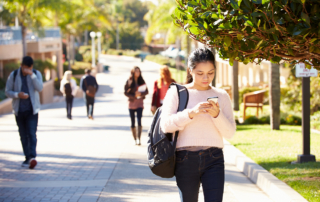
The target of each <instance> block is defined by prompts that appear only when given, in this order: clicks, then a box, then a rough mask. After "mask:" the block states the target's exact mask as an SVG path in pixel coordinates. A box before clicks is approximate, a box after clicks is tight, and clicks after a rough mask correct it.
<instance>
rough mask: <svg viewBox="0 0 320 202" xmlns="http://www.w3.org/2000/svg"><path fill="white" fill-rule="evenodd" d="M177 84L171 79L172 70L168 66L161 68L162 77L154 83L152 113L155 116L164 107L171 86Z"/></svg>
mask: <svg viewBox="0 0 320 202" xmlns="http://www.w3.org/2000/svg"><path fill="white" fill-rule="evenodd" d="M172 82H175V80H174V79H172V77H171V73H170V70H169V68H168V66H167V65H164V66H162V67H160V77H159V79H158V80H156V81H155V82H154V87H153V95H152V103H151V112H152V113H153V114H154V113H155V112H156V110H157V109H158V108H159V107H161V106H162V104H163V100H164V97H165V96H166V94H167V91H168V89H169V86H170V84H171V83H172Z"/></svg>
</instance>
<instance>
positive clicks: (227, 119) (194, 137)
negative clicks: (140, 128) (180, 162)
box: [160, 87, 236, 148]
mask: <svg viewBox="0 0 320 202" xmlns="http://www.w3.org/2000/svg"><path fill="white" fill-rule="evenodd" d="M188 91H189V102H188V106H187V108H186V109H185V110H184V111H182V112H178V113H177V108H178V103H179V98H178V93H177V90H176V89H175V88H170V89H169V90H168V92H167V95H166V97H165V99H164V102H163V106H162V113H161V123H160V127H161V129H162V130H163V132H165V133H167V132H169V133H173V132H175V131H177V130H179V136H178V142H177V148H181V147H190V146H191V147H192V146H200V147H202V146H210V147H219V148H223V137H225V138H228V139H230V138H232V137H233V136H234V134H235V131H236V123H235V121H234V116H233V109H232V106H231V101H230V98H229V95H228V94H227V93H226V91H225V90H222V89H217V88H214V87H212V89H209V90H205V91H199V90H196V89H188ZM213 96H218V97H219V100H218V102H219V105H220V113H219V116H218V117H217V118H213V117H212V116H210V115H209V114H200V115H196V116H195V117H194V118H193V119H190V118H189V114H188V112H189V110H190V109H192V108H193V107H194V106H196V105H197V104H198V103H200V102H207V98H208V97H213Z"/></svg>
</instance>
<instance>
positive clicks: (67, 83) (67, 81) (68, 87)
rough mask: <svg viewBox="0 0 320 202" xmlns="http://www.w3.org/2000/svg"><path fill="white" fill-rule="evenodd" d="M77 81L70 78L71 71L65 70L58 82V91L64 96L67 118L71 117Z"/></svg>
mask: <svg viewBox="0 0 320 202" xmlns="http://www.w3.org/2000/svg"><path fill="white" fill-rule="evenodd" d="M77 90H78V87H77V83H76V81H75V80H74V79H73V78H72V71H65V72H64V75H63V79H62V80H61V83H60V91H61V93H62V94H63V95H64V96H65V97H66V108H67V118H68V119H70V120H71V119H72V116H71V111H72V104H73V98H74V96H75V95H76V94H77Z"/></svg>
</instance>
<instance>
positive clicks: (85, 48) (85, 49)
mask: <svg viewBox="0 0 320 202" xmlns="http://www.w3.org/2000/svg"><path fill="white" fill-rule="evenodd" d="M85 52H91V46H80V47H79V54H81V55H82V54H84V53H85Z"/></svg>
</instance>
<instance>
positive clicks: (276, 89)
mask: <svg viewBox="0 0 320 202" xmlns="http://www.w3.org/2000/svg"><path fill="white" fill-rule="evenodd" d="M269 72H270V80H269V102H270V109H271V110H270V111H271V114H270V126H271V129H272V130H280V95H281V93H280V65H278V64H273V63H271V65H270V68H269Z"/></svg>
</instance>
